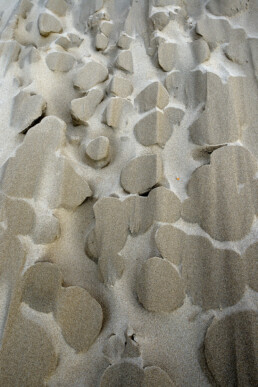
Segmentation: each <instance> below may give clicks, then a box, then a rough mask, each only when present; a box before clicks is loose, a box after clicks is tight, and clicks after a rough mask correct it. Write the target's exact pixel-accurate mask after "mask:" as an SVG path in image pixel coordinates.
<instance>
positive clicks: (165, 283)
mask: <svg viewBox="0 0 258 387" xmlns="http://www.w3.org/2000/svg"><path fill="white" fill-rule="evenodd" d="M137 294H138V297H139V301H140V302H141V303H142V304H143V306H144V308H145V309H147V310H149V311H150V312H172V311H173V310H175V309H177V308H179V307H180V306H182V305H183V302H184V298H185V294H184V286H183V281H182V279H181V278H180V277H179V274H178V272H177V271H176V270H175V269H174V268H173V266H172V265H171V264H170V263H168V262H167V261H165V260H163V259H161V258H158V257H154V258H150V259H147V261H146V262H145V263H144V264H143V266H142V269H141V272H140V275H139V276H138V279H137Z"/></svg>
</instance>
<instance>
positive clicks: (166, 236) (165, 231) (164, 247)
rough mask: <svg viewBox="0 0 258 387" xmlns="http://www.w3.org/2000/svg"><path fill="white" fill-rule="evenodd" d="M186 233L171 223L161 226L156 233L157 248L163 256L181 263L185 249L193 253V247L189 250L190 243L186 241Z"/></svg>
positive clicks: (175, 262)
mask: <svg viewBox="0 0 258 387" xmlns="http://www.w3.org/2000/svg"><path fill="white" fill-rule="evenodd" d="M185 238H186V234H185V233H184V232H183V231H181V230H179V229H177V228H176V227H173V226H172V225H170V224H166V225H163V226H161V227H160V228H159V229H158V231H157V232H156V235H155V241H156V245H157V248H158V249H159V252H160V254H161V255H162V257H163V258H165V259H167V260H168V261H170V262H172V263H174V264H175V265H179V264H180V263H181V259H182V256H183V254H184V253H185V251H186V250H187V253H190V254H191V249H190V251H188V249H187V248H188V245H186V244H185V243H183V242H185Z"/></svg>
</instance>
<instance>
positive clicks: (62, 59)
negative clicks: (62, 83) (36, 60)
mask: <svg viewBox="0 0 258 387" xmlns="http://www.w3.org/2000/svg"><path fill="white" fill-rule="evenodd" d="M74 63H75V58H74V56H73V55H71V54H68V53H66V52H51V53H50V54H48V55H47V57H46V64H47V66H48V68H49V69H50V70H52V71H61V72H67V71H69V70H71V69H72V67H73V65H74Z"/></svg>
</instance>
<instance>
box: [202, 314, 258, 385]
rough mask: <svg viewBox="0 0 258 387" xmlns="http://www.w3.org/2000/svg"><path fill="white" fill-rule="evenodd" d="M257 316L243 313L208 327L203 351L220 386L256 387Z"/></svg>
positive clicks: (230, 316)
mask: <svg viewBox="0 0 258 387" xmlns="http://www.w3.org/2000/svg"><path fill="white" fill-rule="evenodd" d="M257 316H258V315H257V313H255V312H253V311H243V312H239V313H234V314H231V315H229V316H226V317H225V318H223V319H221V320H217V319H214V321H213V322H212V324H211V326H210V327H209V328H208V331H207V334H206V337H205V341H204V352H205V357H206V361H207V365H208V368H209V370H210V372H211V374H212V376H213V377H214V379H215V381H216V382H217V384H218V385H220V386H228V387H234V386H256V385H257V380H258V368H257V364H258V331H257V326H258V319H257Z"/></svg>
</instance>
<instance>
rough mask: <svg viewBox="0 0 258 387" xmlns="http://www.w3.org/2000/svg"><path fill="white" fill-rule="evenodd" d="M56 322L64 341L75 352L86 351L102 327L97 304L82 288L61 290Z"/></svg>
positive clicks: (100, 310)
mask: <svg viewBox="0 0 258 387" xmlns="http://www.w3.org/2000/svg"><path fill="white" fill-rule="evenodd" d="M55 317H56V320H57V322H58V324H59V325H60V327H61V330H62V334H63V336H64V339H65V341H66V342H67V343H68V344H69V345H70V346H71V347H72V348H74V349H75V350H76V351H77V352H81V351H87V350H88V349H89V348H90V346H91V345H92V344H93V342H94V341H95V339H96V338H97V336H98V335H99V332H100V330H101V327H102V320H103V313H102V308H101V306H100V305H99V303H98V302H97V301H96V300H95V299H94V298H93V297H92V296H91V295H90V294H89V293H88V292H87V291H86V290H85V289H83V288H79V287H77V286H71V287H69V288H63V289H62V291H61V293H60V295H59V297H58V301H57V310H56V314H55Z"/></svg>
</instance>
